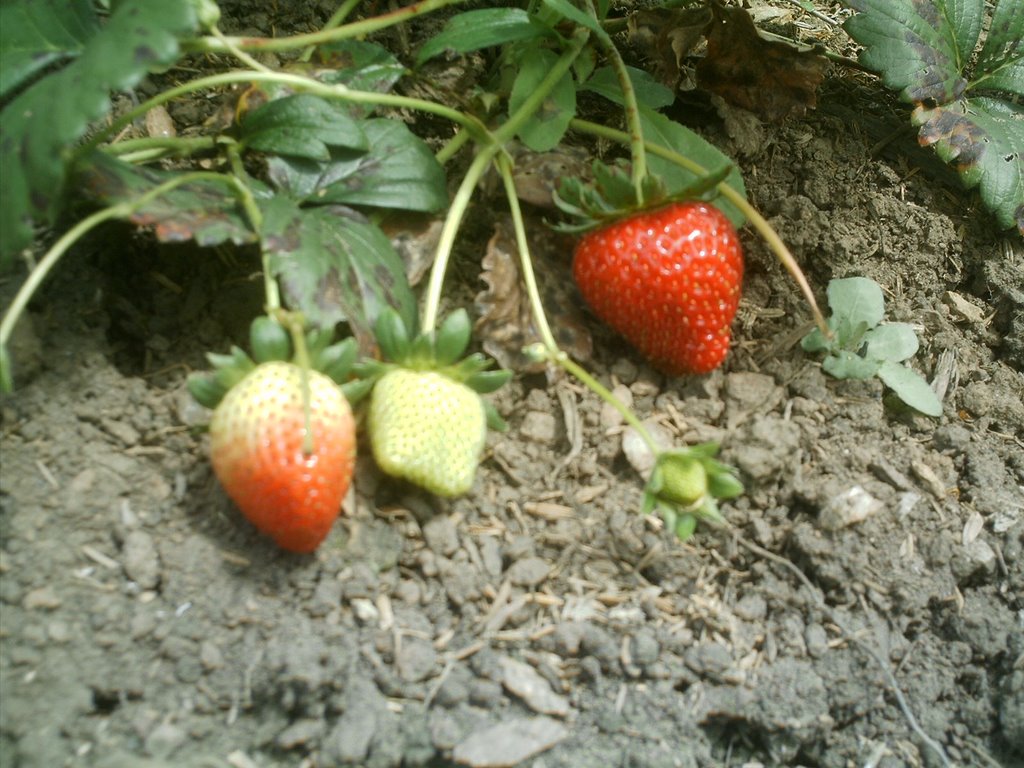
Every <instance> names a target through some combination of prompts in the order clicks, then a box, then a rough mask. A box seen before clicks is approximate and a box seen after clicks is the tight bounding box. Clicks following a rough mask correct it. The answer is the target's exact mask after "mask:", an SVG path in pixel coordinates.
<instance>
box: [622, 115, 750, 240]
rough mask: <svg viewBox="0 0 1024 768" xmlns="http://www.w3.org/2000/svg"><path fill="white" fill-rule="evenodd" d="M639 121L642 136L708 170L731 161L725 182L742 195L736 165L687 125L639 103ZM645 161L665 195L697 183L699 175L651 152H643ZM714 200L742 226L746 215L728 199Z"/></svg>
mask: <svg viewBox="0 0 1024 768" xmlns="http://www.w3.org/2000/svg"><path fill="white" fill-rule="evenodd" d="M640 121H641V125H642V127H643V131H644V137H645V138H646V139H647V140H648V141H649V142H651V143H652V144H657V145H660V146H661V147H664V148H665V149H670V150H672V151H674V152H678V153H679V154H681V155H684V156H685V157H688V158H689V159H691V160H693V161H694V162H696V163H699V164H700V165H702V166H704V168H705V169H707V170H708V171H713V170H715V169H718V168H722V167H723V166H726V165H732V170H731V171H729V174H728V175H727V176H726V178H725V183H726V184H728V185H729V186H730V187H732V188H733V189H735V190H736V191H737V192H739V193H740V194H741V195H743V196H744V197H746V194H747V191H746V187H745V186H744V184H743V176H742V175H740V172H739V169H738V168H736V166H735V164H734V163H733V162H732V160H730V159H729V158H728V157H727V156H726V155H725V154H724V153H723V152H722V151H721V150H720V149H718V148H717V147H715V146H714V145H713V144H711V143H709V142H707V141H705V140H704V139H703V138H701V137H700V136H698V135H697V134H696V133H694V132H693V131H691V130H690V129H689V128H687V127H685V126H683V125H681V124H679V123H677V122H675V121H674V120H670V119H669V118H667V117H665V116H664V115H662V114H661V113H659V112H655V111H653V110H650V109H646V108H644V107H641V108H640ZM647 165H648V167H649V168H650V169H651V171H652V172H654V173H656V174H657V175H658V176H660V177H661V180H662V182H663V183H664V186H665V194H666V195H668V196H669V197H671V196H674V195H678V194H681V193H682V192H684V191H685V190H687V189H689V188H691V187H693V185H695V184H697V183H699V181H700V178H701V177H700V176H698V175H697V174H695V173H693V172H691V171H688V170H686V169H685V168H681V167H680V166H678V165H676V164H675V163H673V162H671V161H669V160H666V159H665V158H662V157H659V156H658V155H656V154H654V153H653V152H651V153H649V154H648V156H647ZM714 203H715V205H717V206H718V207H719V208H721V209H722V211H723V212H724V213H725V215H726V216H728V217H729V220H730V221H731V222H732V223H733V224H734V225H735V226H737V227H739V226H742V225H743V222H744V221H746V216H744V215H743V213H742V212H741V211H740V210H739V208H737V207H736V206H734V205H733V204H732V203H730V202H729V201H728V200H725V199H723V198H721V197H718V198H716V199H715V200H714Z"/></svg>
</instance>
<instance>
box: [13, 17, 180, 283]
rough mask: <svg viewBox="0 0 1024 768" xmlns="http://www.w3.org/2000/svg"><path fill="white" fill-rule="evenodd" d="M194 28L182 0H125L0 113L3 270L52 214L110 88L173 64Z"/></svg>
mask: <svg viewBox="0 0 1024 768" xmlns="http://www.w3.org/2000/svg"><path fill="white" fill-rule="evenodd" d="M195 27H196V17H195V11H194V9H193V6H192V4H191V3H189V2H187V0H162V2H158V3H155V2H152V0H122V2H119V3H117V4H116V5H115V6H114V9H113V12H112V13H111V15H110V17H109V18H108V19H107V23H106V24H105V25H104V26H103V27H102V28H101V29H100V30H99V31H98V32H96V34H94V35H93V36H92V37H91V38H89V40H88V42H86V44H85V47H84V48H83V49H82V50H81V53H80V54H79V56H78V58H77V59H75V60H74V61H72V62H71V63H69V64H68V65H67V66H66V67H64V68H63V69H61V70H60V71H58V72H55V73H53V74H50V75H48V76H47V77H44V78H43V79H41V80H39V81H38V82H36V83H34V84H33V85H31V86H30V87H28V88H27V89H26V90H24V91H23V92H22V93H20V94H18V95H17V96H16V97H14V99H12V100H11V101H10V102H9V103H8V104H7V105H6V106H5V107H4V109H3V111H2V112H0V177H2V178H3V183H2V184H0V269H2V268H6V267H7V266H9V265H10V262H11V259H12V257H13V256H14V254H15V253H17V252H18V250H20V249H21V248H23V247H25V246H26V245H28V244H29V243H30V242H31V240H32V236H33V228H34V225H35V224H36V223H38V222H47V223H52V222H54V221H55V220H56V217H57V215H58V214H59V212H60V210H61V206H62V203H63V193H64V189H65V182H66V177H67V174H66V169H67V161H68V158H69V156H70V155H71V151H72V148H73V147H74V145H75V143H76V142H77V141H78V139H80V138H81V137H82V136H83V135H84V134H85V132H86V129H87V128H88V126H89V125H90V124H91V123H92V122H93V121H95V120H97V119H99V118H100V117H102V116H103V115H104V114H105V113H106V112H107V111H108V110H109V109H110V99H109V94H110V93H111V92H112V91H123V90H128V89H130V88H132V87H133V86H135V85H136V84H137V83H138V82H139V80H141V79H142V78H143V77H144V76H145V75H146V74H147V73H148V72H151V71H154V70H158V69H163V68H165V67H167V66H169V65H171V64H173V63H174V62H175V61H176V60H177V58H178V53H179V48H178V38H179V37H181V36H184V35H187V34H189V33H191V32H192V31H193V30H194V29H195Z"/></svg>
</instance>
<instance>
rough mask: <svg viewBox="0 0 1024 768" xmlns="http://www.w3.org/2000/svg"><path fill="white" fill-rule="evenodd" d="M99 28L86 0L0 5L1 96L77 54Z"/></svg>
mask: <svg viewBox="0 0 1024 768" xmlns="http://www.w3.org/2000/svg"><path fill="white" fill-rule="evenodd" d="M99 28H100V26H99V20H98V19H97V18H96V12H95V10H94V9H93V4H92V3H91V2H90V1H89V0H15V2H6V3H4V4H3V5H0V97H4V96H6V95H7V94H8V92H10V91H11V90H13V89H14V88H17V87H18V86H20V85H21V84H22V83H24V82H25V81H27V80H28V79H29V78H31V77H32V76H33V75H34V74H36V73H37V72H41V71H42V70H44V69H46V68H47V67H49V66H51V65H53V64H55V63H57V62H59V61H62V60H65V59H70V58H73V57H75V56H77V55H78V54H80V53H81V52H82V50H83V49H84V48H85V46H86V43H88V41H89V39H90V38H92V37H93V35H95V34H96V33H97V32H98V31H99Z"/></svg>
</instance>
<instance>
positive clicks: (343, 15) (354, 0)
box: [299, 0, 361, 61]
mask: <svg viewBox="0 0 1024 768" xmlns="http://www.w3.org/2000/svg"><path fill="white" fill-rule="evenodd" d="M360 2H361V0H345V2H344V3H342V4H341V5H340V6H338V10H336V11H335V12H334V13H333V14H331V18H329V19H328V20H327V23H326V24H324V25H323V27H322V28H321V30H320V31H321V32H326V31H327V30H328V29H337V28H338V27H339V26H341V22H343V21H344V20H345V19H347V18H348V15H349V14H350V13H352V11H354V10H355V8H356V6H357V5H359V3H360ZM315 50H316V46H315V45H310V46H308V47H307V48H306V50H304V51H303V52H302V55H301V56H299V61H309V60H310V59H311V58H313V51H315Z"/></svg>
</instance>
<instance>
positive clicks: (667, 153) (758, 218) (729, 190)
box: [570, 118, 832, 338]
mask: <svg viewBox="0 0 1024 768" xmlns="http://www.w3.org/2000/svg"><path fill="white" fill-rule="evenodd" d="M570 127H571V128H574V129H576V130H578V131H581V132H583V133H589V134H592V135H594V136H601V137H603V138H606V139H611V140H612V141H617V142H619V143H621V144H627V143H629V141H630V137H629V135H628V134H626V133H624V132H622V131H619V130H617V129H615V128H609V127H608V126H605V125H600V124H599V123H592V122H590V121H589V120H580V119H578V118H574V119H573V121H572V122H571V123H570ZM645 145H646V148H647V150H648V151H649V152H652V153H653V154H655V155H658V157H663V158H665V159H666V160H668V161H670V162H673V163H675V164H676V165H678V166H680V167H681V168H685V169H686V170H688V171H690V172H691V173H694V174H697V175H698V176H703V175H706V174H707V173H708V170H707V168H705V167H704V166H703V165H701V164H700V163H697V162H694V161H693V160H691V159H690V158H688V157H685V156H683V155H681V154H679V153H678V152H674V151H672V150H671V149H666V148H665V147H662V146H660V145H658V144H651V143H650V142H645ZM717 189H718V193H719V194H720V195H721V196H722V197H724V198H725V199H726V200H728V201H729V202H730V203H732V204H733V205H735V206H736V207H737V208H739V209H740V211H742V212H743V215H745V216H746V217H747V220H748V221H749V222H750V224H751V225H752V226H753V227H754V229H756V230H757V233H758V234H759V235H761V237H762V238H764V240H765V242H766V243H767V244H768V247H769V248H771V250H772V252H773V253H774V254H775V257H776V258H777V259H778V260H779V262H780V263H781V264H782V266H783V267H784V268H785V269H786V271H787V272H789V274H790V277H792V278H793V280H794V282H796V284H797V286H798V287H799V288H800V292H801V293H802V294H803V297H804V300H805V301H806V302H807V304H808V306H809V307H810V309H811V314H812V315H813V317H814V322H815V324H816V325H817V326H818V329H819V330H820V331H821V332H822V333H823V334H825V337H826V338H832V331H831V330H830V329H829V327H828V323H827V322H826V321H825V316H824V315H823V314H822V313H821V310H820V309H819V308H818V301H817V299H815V298H814V291H812V290H811V286H810V284H809V283H808V282H807V278H806V277H805V276H804V273H803V270H802V269H800V265H799V264H798V263H797V260H796V257H794V256H793V254H792V252H791V251H790V250H789V248H788V247H786V244H785V243H784V242H783V241H782V238H781V237H779V233H778V232H776V231H775V230H774V229H773V228H772V225H771V224H769V223H768V222H767V221H766V220H765V218H764V216H762V215H761V214H760V213H759V212H758V210H757V209H756V208H754V206H752V205H751V204H750V203H749V202H748V201H747V199H746V198H745V197H744V196H743V195H742V194H741V193H740V192H738V191H737V190H736V189H734V188H733V187H732V186H730V185H729V184H727V183H726V182H724V181H723V182H720V183H719V184H718V187H717Z"/></svg>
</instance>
